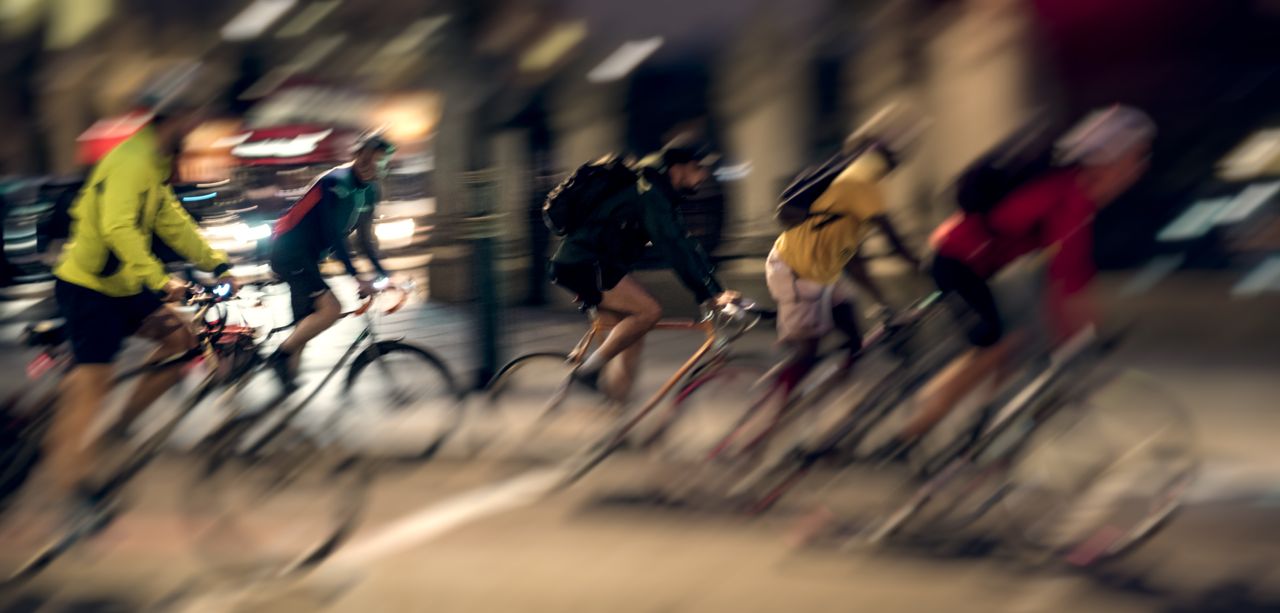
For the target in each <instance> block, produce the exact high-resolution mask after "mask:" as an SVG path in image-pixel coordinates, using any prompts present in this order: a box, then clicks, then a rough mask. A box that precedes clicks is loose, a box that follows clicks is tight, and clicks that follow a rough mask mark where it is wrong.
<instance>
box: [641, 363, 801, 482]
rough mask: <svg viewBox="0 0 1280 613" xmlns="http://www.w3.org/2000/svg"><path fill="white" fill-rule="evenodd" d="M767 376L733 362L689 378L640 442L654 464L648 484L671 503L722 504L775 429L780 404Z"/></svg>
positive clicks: (764, 369)
mask: <svg viewBox="0 0 1280 613" xmlns="http://www.w3.org/2000/svg"><path fill="white" fill-rule="evenodd" d="M769 373H770V369H769V367H768V366H767V365H765V364H762V363H753V362H749V361H738V360H735V361H732V362H729V363H728V364H723V365H720V366H717V367H715V368H713V369H710V370H709V371H708V372H706V373H703V374H701V375H697V376H695V377H693V379H692V380H690V381H689V383H688V384H686V385H685V386H684V387H683V388H682V389H681V390H680V391H679V392H677V393H676V395H675V396H674V398H673V400H672V403H671V405H670V407H669V408H668V409H667V411H666V413H665V414H663V415H662V416H660V420H659V423H658V424H657V425H656V426H655V427H654V428H653V429H652V430H651V431H650V432H648V433H646V434H645V435H644V436H643V438H644V440H645V444H644V446H645V447H647V448H649V449H651V450H652V451H653V454H652V459H653V460H654V461H655V462H654V464H655V465H654V466H653V467H652V468H651V469H650V471H649V473H650V476H649V480H650V481H651V482H653V483H654V485H655V486H656V487H659V488H661V489H662V490H664V491H666V492H668V493H670V494H672V495H674V496H676V497H682V498H683V497H695V498H713V499H723V498H725V497H726V496H725V494H726V493H727V490H728V488H729V487H731V486H732V484H733V482H734V478H735V476H739V475H741V474H742V473H744V472H746V471H749V470H751V467H752V466H754V463H753V462H752V460H753V459H755V458H757V457H758V456H757V454H755V453H753V452H754V451H755V450H756V449H757V448H759V447H760V444H759V443H760V441H761V440H763V439H765V438H767V437H768V436H769V434H770V433H771V430H772V429H773V428H774V427H775V426H777V424H778V421H777V418H778V417H779V411H780V410H781V408H782V404H783V403H784V402H785V398H783V394H782V392H781V391H780V390H778V389H776V388H775V384H774V383H775V382H774V379H773V378H772V377H770V376H768V375H769Z"/></svg>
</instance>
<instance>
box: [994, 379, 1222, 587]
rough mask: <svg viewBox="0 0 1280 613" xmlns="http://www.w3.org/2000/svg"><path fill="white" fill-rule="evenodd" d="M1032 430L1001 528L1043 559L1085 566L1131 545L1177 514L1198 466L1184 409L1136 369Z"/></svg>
mask: <svg viewBox="0 0 1280 613" xmlns="http://www.w3.org/2000/svg"><path fill="white" fill-rule="evenodd" d="M1030 427H1032V428H1034V429H1033V430H1032V431H1031V432H1029V434H1028V437H1027V440H1026V442H1025V443H1024V444H1023V445H1022V447H1021V449H1020V453H1019V454H1018V456H1017V457H1016V461H1015V462H1014V464H1013V467H1012V469H1011V472H1010V487H1011V490H1010V493H1009V495H1008V496H1006V497H1005V499H1004V500H1003V501H1002V504H1001V508H1002V509H1003V510H1004V511H1005V513H1006V518H1007V520H1006V521H1005V522H1003V523H1002V525H1004V526H1005V527H1006V528H1007V531H1008V533H1009V535H1010V536H1012V537H1013V539H1012V540H1013V542H1014V544H1015V545H1018V546H1020V547H1021V549H1022V552H1023V553H1025V554H1029V555H1030V556H1033V557H1034V558H1035V559H1038V560H1047V559H1050V558H1053V557H1059V558H1061V559H1064V560H1065V561H1067V562H1068V563H1070V564H1073V565H1077V566H1088V565H1092V564H1095V563H1097V562H1100V561H1102V560H1106V559H1108V558H1112V557H1115V556H1118V555H1121V554H1123V553H1125V552H1126V551H1128V550H1130V549H1132V548H1133V547H1134V546H1136V545H1137V544H1138V543H1140V542H1142V541H1143V540H1144V539H1145V538H1147V537H1148V536H1150V535H1151V534H1152V533H1154V532H1155V531H1156V530H1157V529H1158V528H1159V527H1160V526H1161V525H1163V523H1164V522H1165V521H1166V520H1167V519H1168V518H1169V517H1170V516H1171V515H1172V514H1173V513H1174V511H1175V510H1176V509H1177V508H1178V506H1179V504H1180V502H1181V499H1182V495H1183V494H1184V493H1185V492H1186V490H1187V488H1188V486H1189V485H1190V484H1191V482H1192V480H1193V479H1194V477H1195V474H1196V469H1197V467H1198V463H1199V462H1198V455H1197V453H1196V449H1195V440H1194V433H1193V429H1192V426H1191V422H1190V418H1189V417H1188V414H1187V412H1186V411H1185V410H1183V409H1182V407H1181V406H1180V405H1179V404H1178V403H1177V401H1176V400H1174V399H1173V398H1172V397H1170V396H1169V395H1168V394H1167V393H1166V392H1164V391H1163V390H1162V389H1160V387H1159V386H1158V385H1156V384H1155V383H1153V382H1151V381H1150V380H1148V379H1146V378H1145V377H1143V376H1141V375H1139V374H1137V373H1133V372H1126V373H1123V374H1121V375H1118V376H1116V377H1114V378H1110V379H1109V380H1106V381H1105V382H1104V383H1102V384H1101V385H1098V386H1096V387H1090V388H1088V389H1087V390H1086V391H1085V392H1083V393H1080V394H1075V395H1072V396H1068V397H1066V398H1064V399H1063V400H1062V401H1060V404H1059V405H1058V406H1056V407H1055V409H1054V410H1053V412H1052V414H1050V415H1049V416H1047V418H1045V419H1044V420H1043V422H1042V423H1037V424H1031V425H1030Z"/></svg>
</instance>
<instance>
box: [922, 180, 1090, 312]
mask: <svg viewBox="0 0 1280 613" xmlns="http://www.w3.org/2000/svg"><path fill="white" fill-rule="evenodd" d="M1096 213H1097V206H1096V205H1095V204H1094V203H1093V201H1091V200H1090V199H1089V197H1088V196H1086V195H1085V194H1084V192H1083V191H1082V190H1081V189H1080V186H1079V184H1078V182H1077V181H1076V173H1075V172H1074V171H1062V172H1058V173H1054V174H1052V175H1050V176H1048V177H1045V178H1043V179H1039V180H1037V181H1035V182H1033V183H1031V184H1029V185H1027V186H1025V187H1023V188H1021V189H1019V190H1018V191H1016V192H1014V193H1013V195H1011V196H1009V197H1008V198H1006V199H1005V200H1004V201H1003V202H1001V203H1000V204H998V205H996V207H995V208H994V209H992V210H991V211H990V212H989V213H987V214H985V215H976V214H968V213H963V212H961V213H956V214H955V215H952V216H951V218H949V219H947V220H946V221H945V222H943V223H942V225H941V226H939V227H938V229H937V230H935V231H934V233H933V236H932V238H931V239H930V240H931V243H932V245H933V248H934V250H935V251H936V252H937V253H938V254H939V255H943V256H947V257H950V258H953V259H956V260H960V261H961V262H964V263H965V264H967V265H968V266H969V267H970V268H971V269H972V270H973V271H974V272H976V273H978V275H980V276H982V277H984V278H989V277H991V276H992V275H994V274H996V273H997V272H999V271H1000V269H1002V268H1004V267H1005V266H1007V265H1009V263H1011V262H1013V261H1014V260H1016V259H1018V258H1020V257H1022V256H1024V255H1026V254H1028V253H1031V252H1033V251H1037V250H1040V249H1044V248H1047V247H1050V246H1054V245H1056V246H1057V247H1058V251H1057V253H1056V254H1055V255H1054V256H1053V259H1052V261H1051V262H1050V263H1049V281H1050V283H1051V284H1052V285H1053V286H1054V287H1055V289H1057V290H1058V291H1060V292H1062V293H1063V294H1066V295H1069V294H1073V293H1075V292H1077V291H1079V290H1081V289H1083V288H1084V287H1085V286H1086V285H1088V284H1089V282H1090V281H1091V280H1092V279H1093V276H1094V272H1095V269H1094V264H1093V219H1094V215H1095V214H1096Z"/></svg>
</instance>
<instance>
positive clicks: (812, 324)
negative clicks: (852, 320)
mask: <svg viewBox="0 0 1280 613" xmlns="http://www.w3.org/2000/svg"><path fill="white" fill-rule="evenodd" d="M764 278H765V283H767V284H768V285H769V295H771V296H773V301H774V302H776V303H777V304H778V340H780V341H794V340H804V339H811V338H822V337H823V336H826V334H827V333H828V332H830V331H831V330H832V329H833V328H835V322H834V321H833V320H832V318H831V310H832V309H833V308H834V307H836V306H838V305H841V304H852V303H853V288H852V287H851V286H850V285H849V282H848V280H846V279H845V278H844V277H843V276H842V277H840V279H839V280H837V281H836V282H835V283H832V284H829V285H823V284H821V283H818V282H816V281H809V280H807V279H801V278H799V277H797V276H796V273H795V272H794V271H792V270H791V267H790V266H787V263H786V262H783V261H782V258H780V257H778V254H777V252H776V251H770V252H769V258H768V259H767V260H765V273H764Z"/></svg>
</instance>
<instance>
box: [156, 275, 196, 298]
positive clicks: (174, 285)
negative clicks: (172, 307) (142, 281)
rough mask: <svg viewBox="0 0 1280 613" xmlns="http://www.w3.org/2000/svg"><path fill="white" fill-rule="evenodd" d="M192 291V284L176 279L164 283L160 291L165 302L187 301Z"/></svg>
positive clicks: (172, 278) (171, 278)
mask: <svg viewBox="0 0 1280 613" xmlns="http://www.w3.org/2000/svg"><path fill="white" fill-rule="evenodd" d="M190 290H191V284H190V283H187V282H186V281H183V280H182V279H178V278H175V277H169V280H168V281H165V282H164V287H163V288H162V289H161V290H160V294H161V295H162V296H163V297H164V301H165V302H181V301H183V300H186V299H187V296H188V294H189V292H190Z"/></svg>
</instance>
